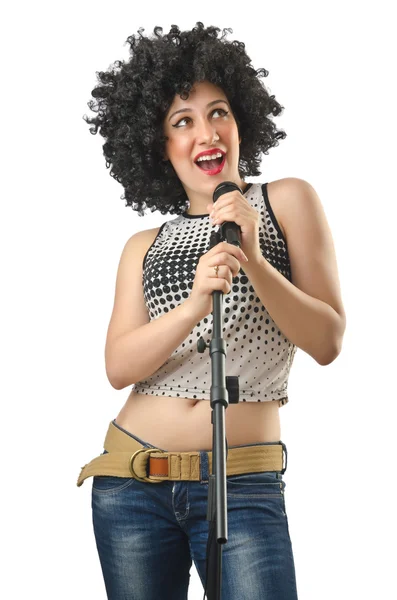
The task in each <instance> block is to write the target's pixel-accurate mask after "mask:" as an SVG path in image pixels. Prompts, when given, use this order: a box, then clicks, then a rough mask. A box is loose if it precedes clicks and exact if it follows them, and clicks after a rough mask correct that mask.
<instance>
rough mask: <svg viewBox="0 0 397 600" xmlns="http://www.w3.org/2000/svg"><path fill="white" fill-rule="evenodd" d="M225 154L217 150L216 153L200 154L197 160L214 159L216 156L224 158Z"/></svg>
mask: <svg viewBox="0 0 397 600" xmlns="http://www.w3.org/2000/svg"><path fill="white" fill-rule="evenodd" d="M222 156H223V154H221V153H220V152H217V153H216V154H207V155H206V156H200V157H199V158H198V159H197V160H196V162H200V161H202V160H214V159H215V158H222Z"/></svg>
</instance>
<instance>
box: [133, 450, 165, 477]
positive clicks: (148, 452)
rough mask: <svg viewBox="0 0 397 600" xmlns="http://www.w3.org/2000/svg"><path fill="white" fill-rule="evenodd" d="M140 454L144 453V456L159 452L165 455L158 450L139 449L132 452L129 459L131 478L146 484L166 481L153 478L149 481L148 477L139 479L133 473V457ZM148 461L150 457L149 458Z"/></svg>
mask: <svg viewBox="0 0 397 600" xmlns="http://www.w3.org/2000/svg"><path fill="white" fill-rule="evenodd" d="M140 452H145V454H152V453H153V452H160V454H166V452H164V450H159V449H158V448H140V449H139V450H137V451H136V452H134V454H133V455H132V456H131V458H130V471H131V474H132V476H133V478H134V479H137V480H138V481H146V482H147V483H161V482H162V481H167V480H166V479H164V478H161V479H160V478H157V477H154V478H152V479H149V477H139V476H138V475H137V474H136V473H135V471H134V460H135V457H136V456H137V455H138V454H139V453H140ZM149 460H150V457H149Z"/></svg>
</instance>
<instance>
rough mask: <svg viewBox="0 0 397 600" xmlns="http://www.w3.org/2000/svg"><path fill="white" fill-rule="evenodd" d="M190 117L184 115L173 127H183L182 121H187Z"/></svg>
mask: <svg viewBox="0 0 397 600" xmlns="http://www.w3.org/2000/svg"><path fill="white" fill-rule="evenodd" d="M188 119H189V117H183V119H180V120H179V121H178V122H177V123H175V125H173V127H181V125H180V123H182V122H183V121H187V120H188Z"/></svg>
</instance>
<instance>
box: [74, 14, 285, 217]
mask: <svg viewBox="0 0 397 600" xmlns="http://www.w3.org/2000/svg"><path fill="white" fill-rule="evenodd" d="M143 31H144V29H143V28H140V29H139V30H138V33H137V34H136V35H131V36H129V37H128V38H127V40H126V43H127V42H128V43H129V44H130V49H129V53H130V55H131V57H130V59H129V61H128V62H125V61H115V62H114V63H113V64H112V65H111V66H110V67H109V70H108V71H100V72H96V75H97V80H98V81H99V82H100V83H99V84H98V85H96V87H95V88H94V89H93V90H92V91H91V96H92V97H93V98H94V99H95V100H90V101H89V102H88V103H87V104H88V106H89V108H90V109H91V110H92V111H93V112H95V113H97V116H96V117H93V118H89V117H87V116H86V115H84V116H83V119H84V120H85V121H86V122H87V123H88V124H90V125H94V127H91V128H90V132H91V133H92V134H93V135H95V134H96V133H97V132H98V130H99V131H100V134H101V135H102V136H103V137H104V138H105V140H106V142H105V143H104V144H103V153H104V156H105V158H106V167H107V168H109V167H110V166H111V170H110V175H111V176H112V177H113V178H114V179H116V180H117V181H118V182H119V183H121V184H122V186H123V188H124V194H123V195H122V196H121V199H123V200H125V201H126V203H125V206H131V207H132V209H133V210H135V211H137V212H138V214H139V215H140V216H144V215H145V213H144V210H145V209H146V208H150V210H151V212H154V211H155V210H158V211H160V212H161V214H163V215H165V214H167V213H171V214H177V215H180V214H182V213H183V212H185V211H186V210H187V209H188V207H189V200H188V198H187V195H186V192H185V190H184V188H183V186H182V183H181V181H180V179H179V178H178V176H177V174H176V172H175V170H174V168H173V166H172V164H171V163H170V162H169V161H166V160H164V155H165V144H166V138H165V136H164V132H163V122H164V118H165V116H166V114H167V112H168V110H169V108H170V106H171V104H172V102H173V100H174V98H175V96H176V94H179V96H180V97H181V98H182V100H186V99H187V98H188V97H189V92H190V91H191V89H192V88H193V86H194V84H195V83H196V82H200V81H208V82H210V83H212V84H214V85H216V86H218V87H220V88H221V89H222V90H223V91H224V93H225V95H226V97H227V98H228V100H229V103H230V105H231V108H232V111H233V113H234V117H235V119H236V122H237V126H238V130H239V135H240V137H241V144H240V156H239V165H238V169H239V173H240V177H241V178H244V177H246V176H258V175H261V172H260V171H259V166H260V163H261V158H262V156H261V155H262V153H264V154H268V150H269V148H271V147H273V146H278V140H279V139H284V138H285V137H286V136H287V134H286V133H285V132H284V131H283V130H278V129H277V128H276V127H275V125H274V123H273V121H272V119H271V117H269V115H273V116H277V115H279V114H280V113H281V112H282V110H283V109H284V107H283V106H281V105H280V104H279V103H278V102H277V101H276V100H275V96H274V95H269V93H268V91H267V90H266V88H265V86H264V84H263V83H262V82H261V80H260V78H261V77H267V76H268V74H269V73H268V71H266V69H263V68H262V69H258V70H255V69H254V68H253V67H252V66H251V59H250V58H249V56H248V55H247V53H246V51H245V44H244V43H243V42H239V41H236V40H235V41H229V40H227V39H226V37H227V34H228V33H233V31H232V29H223V30H222V35H221V36H219V34H220V31H221V30H220V29H219V28H218V27H213V26H210V27H207V28H205V27H204V25H203V23H201V22H198V23H196V27H194V28H193V29H192V30H189V31H181V30H180V29H179V27H178V26H177V25H172V26H171V28H170V31H169V33H168V34H165V35H163V29H162V28H161V27H155V28H154V31H153V35H152V36H151V37H146V36H144V35H143Z"/></svg>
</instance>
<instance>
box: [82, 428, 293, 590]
mask: <svg viewBox="0 0 397 600" xmlns="http://www.w3.org/2000/svg"><path fill="white" fill-rule="evenodd" d="M113 422H114V424H115V425H116V426H117V427H119V428H120V429H121V430H122V431H124V432H125V433H126V434H127V435H130V436H131V437H133V438H134V439H136V440H137V441H138V442H139V443H141V444H142V445H144V446H145V447H148V448H149V447H153V446H152V445H151V444H148V443H146V442H144V441H143V440H140V439H139V438H137V437H136V436H134V435H132V434H131V433H130V432H128V431H126V430H125V429H123V428H122V427H120V426H119V425H117V424H116V423H115V421H113ZM283 447H284V450H285V451H286V447H285V444H283ZM105 452H106V450H105ZM200 454H201V475H200V481H164V482H162V483H158V484H153V483H146V482H141V481H138V480H136V479H134V478H131V479H126V478H124V477H113V476H95V477H94V478H93V483H92V516H93V527H94V534H95V540H96V545H97V549H98V554H99V559H100V563H101V568H102V573H103V577H104V582H105V587H106V592H107V597H108V599H110V600H187V597H188V595H187V594H188V592H187V590H188V586H189V577H190V574H189V571H190V567H191V566H192V560H193V561H194V564H195V566H196V568H197V571H198V574H199V576H200V579H201V582H202V584H203V590H204V586H205V581H206V550H207V538H208V531H209V525H210V523H209V521H207V518H206V517H207V498H208V476H209V471H208V459H207V454H206V452H204V451H203V452H201V453H200ZM285 485H286V484H285V482H284V481H283V477H282V473H281V472H280V471H267V472H262V473H254V474H246V475H232V476H228V477H227V508H228V512H227V521H228V541H227V543H226V544H224V545H223V546H222V599H223V600H259V599H260V600H297V598H298V596H297V589H296V579H295V567H294V558H293V552H292V545H291V539H290V535H289V529H288V518H287V514H286V509H285V500H284V489H285ZM215 543H216V542H215ZM203 593H204V592H203Z"/></svg>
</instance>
